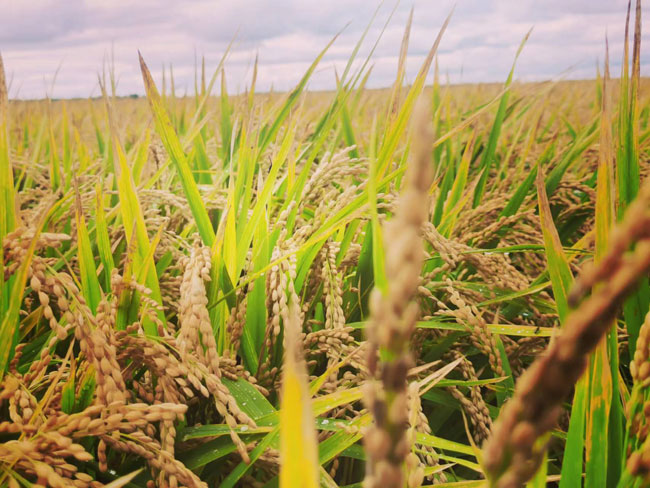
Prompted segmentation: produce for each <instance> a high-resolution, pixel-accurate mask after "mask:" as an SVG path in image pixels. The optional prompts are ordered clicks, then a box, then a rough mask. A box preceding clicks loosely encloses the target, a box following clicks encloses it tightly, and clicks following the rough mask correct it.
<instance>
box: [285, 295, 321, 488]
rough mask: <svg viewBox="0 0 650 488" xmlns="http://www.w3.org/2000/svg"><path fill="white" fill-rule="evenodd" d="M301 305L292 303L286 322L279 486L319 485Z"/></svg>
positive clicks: (296, 487)
mask: <svg viewBox="0 0 650 488" xmlns="http://www.w3.org/2000/svg"><path fill="white" fill-rule="evenodd" d="M299 313H300V312H299V309H298V304H296V303H293V302H292V303H290V305H289V314H288V315H289V317H286V318H287V319H288V320H287V323H285V328H284V331H285V352H284V371H283V378H282V391H281V400H280V404H281V408H280V488H316V487H317V486H318V479H319V476H318V474H319V467H320V464H319V462H318V441H317V439H316V429H315V427H314V414H313V412H312V406H311V400H310V398H309V387H308V385H307V369H306V367H305V363H304V359H303V358H302V351H301V342H300V315H299Z"/></svg>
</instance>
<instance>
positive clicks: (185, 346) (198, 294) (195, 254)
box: [178, 245, 221, 376]
mask: <svg viewBox="0 0 650 488" xmlns="http://www.w3.org/2000/svg"><path fill="white" fill-rule="evenodd" d="M210 266H211V260H210V248H209V247H204V246H199V245H195V246H194V247H193V248H192V250H191V252H190V257H189V259H187V260H186V262H185V273H184V274H183V280H182V282H181V293H180V300H179V325H180V333H179V337H178V343H179V345H180V347H181V349H182V350H183V351H188V350H193V351H195V352H196V354H197V355H198V356H199V358H200V359H201V360H202V362H203V364H205V365H206V366H207V367H208V368H209V369H210V372H212V373H213V374H215V375H217V376H219V375H220V374H221V373H220V370H219V354H218V352H217V342H216V340H215V338H214V332H213V330H212V324H211V322H210V314H209V313H208V308H207V305H208V297H207V294H206V289H205V282H206V281H210Z"/></svg>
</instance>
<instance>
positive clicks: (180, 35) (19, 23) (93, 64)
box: [0, 0, 650, 98]
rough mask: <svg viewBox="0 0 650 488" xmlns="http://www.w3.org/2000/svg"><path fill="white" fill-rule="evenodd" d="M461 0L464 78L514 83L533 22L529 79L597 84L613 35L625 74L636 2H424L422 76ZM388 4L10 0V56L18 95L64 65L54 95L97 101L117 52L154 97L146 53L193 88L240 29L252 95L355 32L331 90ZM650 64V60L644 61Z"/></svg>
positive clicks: (456, 31) (389, 42)
mask: <svg viewBox="0 0 650 488" xmlns="http://www.w3.org/2000/svg"><path fill="white" fill-rule="evenodd" d="M455 3H456V8H455V12H454V14H453V17H452V20H451V23H450V25H449V28H448V30H447V32H446V33H445V36H444V38H443V41H442V42H441V44H440V49H439V64H440V69H441V72H442V73H448V74H449V77H450V80H451V81H452V82H454V81H463V82H478V81H501V80H503V79H504V78H505V77H506V75H507V73H508V70H509V69H510V66H511V64H512V60H513V57H514V53H515V52H516V49H517V46H518V45H519V43H520V42H521V39H522V38H523V36H524V35H525V33H526V32H527V31H528V30H529V29H530V27H533V26H534V30H533V33H532V35H531V38H530V40H529V42H528V45H527V46H526V48H525V50H524V52H523V53H522V56H521V58H520V61H519V63H518V66H517V71H516V76H517V77H518V78H520V79H525V80H536V79H546V78H549V77H554V76H557V75H559V74H561V73H563V72H564V71H565V70H567V69H569V68H571V71H570V72H569V76H570V77H575V78H578V77H592V76H593V75H594V74H595V63H596V60H597V59H598V58H599V59H601V60H602V58H603V55H604V35H605V32H606V31H607V32H609V37H610V49H611V57H612V71H613V73H616V72H617V71H618V69H620V68H618V64H617V61H618V60H619V59H620V57H621V53H622V36H623V26H624V21H625V9H626V5H627V1H626V0H570V1H567V0H545V1H544V2H538V1H534V0H458V1H457V2H455V1H453V0H435V1H434V0H415V2H414V5H413V7H414V9H415V14H414V19H413V28H412V32H411V42H410V50H409V62H408V77H409V78H410V79H412V78H413V77H414V76H415V73H416V72H417V69H418V68H419V63H420V62H421V61H422V60H423V59H424V56H425V55H426V53H427V51H428V50H429V48H430V47H431V44H432V43H433V41H434V39H435V37H436V35H437V33H438V29H439V28H440V26H441V24H442V22H443V21H444V18H445V17H446V16H447V14H448V13H449V12H450V11H451V9H452V8H453V6H454V4H455ZM376 8H377V4H376V3H375V2H374V1H369V0H329V1H325V0H319V1H314V0H309V1H301V0H275V1H271V0H239V1H237V2H226V1H223V0H191V1H184V2H178V1H174V0H157V1H156V0H140V1H138V2H132V1H126V0H112V1H110V2H105V1H100V0H66V1H64V2H61V1H56V0H31V1H30V2H24V1H22V0H5V1H4V2H3V14H2V15H1V16H0V52H2V55H3V58H4V62H5V68H6V70H7V72H8V76H9V77H10V79H12V86H11V94H12V95H13V96H16V95H18V96H20V97H24V98H33V97H42V96H43V95H44V94H45V91H46V89H47V87H49V83H50V82H51V79H52V77H53V75H54V73H55V72H56V70H57V68H59V66H60V69H59V71H58V75H57V79H56V84H55V86H54V89H53V92H52V93H51V95H52V96H54V97H71V96H81V97H85V96H88V95H91V94H97V82H96V80H97V73H98V72H99V71H101V69H102V62H103V60H104V59H105V57H106V56H107V55H109V54H110V52H111V49H112V50H113V54H114V59H115V68H116V72H117V75H118V77H119V80H120V82H119V86H118V90H119V92H120V93H122V94H129V93H142V92H143V88H142V81H141V78H140V73H139V67H138V63H137V49H140V50H141V51H142V53H143V55H144V57H145V59H146V60H147V63H148V64H149V67H150V68H151V69H152V71H153V72H154V74H155V75H156V74H157V77H158V78H160V72H161V67H162V65H163V63H164V64H165V65H167V66H168V65H170V64H171V65H173V67H174V75H175V79H176V85H177V89H178V91H179V92H180V93H183V92H184V91H185V90H188V91H191V89H192V87H193V84H194V82H193V76H194V61H195V53H198V55H199V56H202V55H204V56H205V57H206V66H207V68H208V69H213V68H214V67H216V65H217V63H218V61H219V59H220V58H221V56H222V54H223V52H224V51H225V49H226V46H227V44H228V42H229V41H230V39H232V38H233V36H235V34H236V41H235V44H234V46H233V50H232V52H231V53H230V56H229V59H228V63H227V75H228V87H229V89H230V90H240V91H241V90H243V89H244V88H245V87H246V85H247V84H249V83H250V76H251V64H252V62H253V60H254V58H255V55H256V54H257V53H259V60H260V65H259V73H258V89H260V90H265V89H268V88H269V87H270V86H271V85H273V86H274V88H275V89H278V90H286V89H290V88H291V87H292V86H293V85H294V84H295V83H296V82H297V81H298V80H299V79H300V77H301V76H302V74H303V73H304V71H305V70H306V69H307V68H308V66H309V65H310V63H311V61H312V60H313V59H314V58H315V57H316V56H317V54H318V52H319V51H320V50H321V49H322V48H323V47H324V46H325V45H326V44H327V42H328V41H329V40H330V39H331V38H332V37H333V36H334V35H335V34H336V33H337V32H339V31H340V30H341V29H343V28H344V27H345V29H344V30H343V32H342V34H341V35H340V37H339V38H338V39H337V41H336V43H335V44H334V45H333V46H332V48H331V49H330V50H329V52H328V54H327V56H326V57H325V58H324V59H323V61H322V64H321V66H320V67H319V69H318V71H317V72H316V74H315V76H314V78H313V80H312V81H311V83H310V87H312V88H315V89H325V88H332V87H333V86H334V83H335V81H334V80H335V76H334V67H336V69H337V70H338V71H339V73H340V72H341V71H342V69H343V68H344V66H345V63H346V62H347V59H348V58H349V56H350V54H351V52H352V50H353V48H354V46H355V44H356V42H357V41H358V39H359V38H360V36H361V34H362V32H363V30H364V29H365V27H366V25H367V23H368V22H369V21H370V19H371V17H372V15H373V12H374V11H375V9H376ZM410 8H411V4H409V3H406V2H402V4H400V5H399V6H398V8H397V10H396V11H395V14H394V16H393V18H392V19H391V22H390V23H389V24H388V27H387V28H386V30H385V32H384V34H383V37H382V40H381V42H380V43H379V45H378V47H377V50H376V52H375V55H374V57H373V64H374V69H373V73H372V77H371V79H370V82H369V83H370V86H374V87H376V86H385V85H388V84H390V83H391V82H392V80H393V78H394V76H395V70H396V64H397V55H398V52H399V46H400V42H401V38H402V35H403V30H404V26H405V25H406V21H407V18H408V15H409V10H410ZM391 10H392V5H383V6H382V8H380V10H379V14H378V16H377V18H376V19H375V22H374V24H373V26H372V27H371V29H370V31H369V33H368V37H367V39H366V42H365V43H364V48H363V49H362V51H361V52H360V56H365V55H366V54H367V52H368V51H369V49H370V47H371V46H372V44H373V43H374V41H375V39H376V38H377V37H378V36H379V33H380V31H381V29H382V27H383V25H384V23H385V22H386V20H387V18H388V16H389V14H390V11H391ZM347 24H349V25H347ZM346 25H347V27H346ZM643 40H644V43H646V44H647V40H650V39H648V38H647V37H646V36H644V39H643ZM646 64H647V65H648V66H650V57H648V56H644V57H643V59H642V65H643V67H644V68H645V65H646ZM461 71H462V78H461ZM644 71H645V69H644Z"/></svg>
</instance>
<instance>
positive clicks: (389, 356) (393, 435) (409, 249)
mask: <svg viewBox="0 0 650 488" xmlns="http://www.w3.org/2000/svg"><path fill="white" fill-rule="evenodd" d="M414 120H415V124H414V126H413V147H412V149H411V151H412V153H411V160H410V162H409V165H408V167H407V171H406V178H405V181H404V190H403V193H402V195H401V196H400V199H399V203H398V206H397V210H396V212H395V215H394V216H393V218H392V220H390V221H389V222H388V223H387V224H386V226H385V233H384V236H385V237H384V242H385V248H386V261H385V266H386V278H387V281H388V283H389V291H388V293H387V294H386V295H384V294H382V292H381V291H380V290H378V289H376V288H375V289H374V290H373V292H372V295H371V298H370V314H371V316H370V323H369V325H368V342H369V343H370V347H369V348H368V354H367V363H368V370H369V373H370V376H371V379H370V380H369V381H368V383H367V384H366V387H365V388H366V404H367V405H368V409H369V410H370V412H371V413H372V415H373V418H374V423H373V424H372V426H371V427H370V428H369V429H368V431H367V433H366V435H365V436H364V445H365V448H366V452H367V456H368V460H367V463H366V477H365V479H364V487H365V488H379V487H384V488H393V487H395V488H397V487H399V488H402V487H403V486H404V484H405V483H406V482H407V478H408V476H409V473H408V470H407V466H406V460H407V456H408V455H409V453H410V452H411V445H412V439H409V436H408V435H407V429H408V423H409V422H408V420H409V419H408V395H407V378H406V375H407V372H408V369H409V368H410V367H411V365H412V364H413V359H412V357H411V354H410V352H409V339H410V336H411V333H412V332H413V330H414V328H415V322H416V320H417V316H418V313H419V310H418V305H417V303H416V302H415V300H414V298H415V296H416V293H417V288H418V285H419V276H420V271H421V269H422V263H423V260H424V245H423V242H422V237H421V235H420V232H421V231H420V229H421V227H422V224H423V223H424V222H425V221H426V220H427V218H428V208H429V204H428V191H429V187H430V185H431V180H432V178H433V165H432V162H431V147H432V135H431V129H430V127H429V125H430V122H429V114H428V111H427V110H426V108H424V105H419V106H418V112H417V115H416V116H415V119H414ZM380 354H381V355H382V357H383V358H385V359H383V360H379V357H378V356H379V355H380ZM411 472H412V471H411Z"/></svg>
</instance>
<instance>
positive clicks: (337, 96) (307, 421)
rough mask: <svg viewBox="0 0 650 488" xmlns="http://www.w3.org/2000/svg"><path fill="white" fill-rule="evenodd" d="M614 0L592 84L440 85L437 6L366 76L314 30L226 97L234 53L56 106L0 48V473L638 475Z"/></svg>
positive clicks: (60, 481)
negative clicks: (420, 45) (390, 77)
mask: <svg viewBox="0 0 650 488" xmlns="http://www.w3.org/2000/svg"><path fill="white" fill-rule="evenodd" d="M631 10H632V12H631V13H630V12H628V27H629V29H628V30H627V31H626V32H625V33H616V35H621V36H623V35H625V46H626V50H625V53H624V57H623V59H622V60H617V65H618V64H620V65H622V70H621V72H620V73H610V68H609V55H608V54H607V48H606V45H605V41H604V40H603V59H604V63H602V64H601V65H600V66H599V68H598V71H597V72H595V73H594V79H593V80H585V81H549V82H543V83H528V84H527V83H519V82H517V81H516V80H514V75H513V73H514V70H515V63H516V59H513V70H512V71H511V72H510V73H504V80H505V82H504V83H503V84H475V85H457V86H450V85H447V84H445V83H444V82H443V81H442V79H441V78H442V76H441V75H440V73H439V68H438V64H437V61H436V50H437V46H438V44H439V41H440V39H441V38H442V36H444V31H445V27H446V25H447V22H449V19H447V22H445V24H444V25H443V26H441V28H440V32H439V34H438V37H437V38H436V40H435V42H434V43H433V45H432V47H431V50H430V52H429V54H428V56H427V57H426V59H425V61H424V63H423V65H422V66H421V69H420V71H419V73H418V75H417V77H416V78H415V79H413V80H406V75H405V63H406V52H407V48H408V40H409V30H410V22H409V25H408V26H407V27H406V29H405V34H404V41H403V43H402V46H401V51H400V53H401V54H400V58H399V63H398V65H397V66H396V77H395V82H394V85H393V86H392V87H389V88H386V89H382V90H370V89H368V88H366V83H367V81H368V77H369V74H370V71H371V68H372V57H368V58H363V57H360V56H359V50H358V47H359V46H360V45H361V43H362V42H374V40H372V39H370V40H369V39H364V38H362V39H360V40H359V45H358V46H357V49H355V50H354V52H352V53H351V54H350V59H349V62H348V65H347V67H346V69H345V70H344V71H343V72H341V73H339V75H338V76H339V78H338V82H337V86H338V88H337V90H335V91H333V92H310V91H309V90H308V87H309V80H310V77H311V75H312V74H313V72H314V71H315V70H316V69H317V67H318V65H319V62H320V61H321V58H322V57H323V56H324V55H325V53H326V52H327V49H328V48H329V47H330V46H329V45H328V46H325V47H324V50H323V52H322V53H321V54H320V55H319V57H318V58H317V59H315V60H314V63H313V64H312V65H311V67H310V68H309V70H308V71H307V72H306V73H305V74H304V77H303V78H302V79H301V81H300V83H299V84H298V85H297V86H296V87H295V89H294V90H293V91H291V92H290V93H256V91H255V83H256V73H257V69H255V70H254V72H253V76H252V78H251V80H250V83H249V86H248V89H247V91H246V93H244V94H240V95H230V96H229V94H228V87H227V86H226V82H225V79H226V78H225V68H224V61H225V59H226V57H227V53H224V58H223V60H222V62H221V63H220V64H219V65H218V66H216V67H212V68H211V69H209V68H208V67H206V66H205V65H203V66H199V67H197V70H196V76H195V86H194V93H193V94H192V95H186V96H180V95H178V94H177V93H176V89H175V86H174V79H173V75H172V74H171V73H168V74H166V76H165V79H164V80H162V83H161V82H160V81H158V82H156V81H154V79H153V78H152V76H151V74H150V71H149V69H148V67H147V65H146V58H144V57H143V56H140V66H141V71H142V81H143V86H144V87H145V89H146V94H147V95H146V98H139V99H134V98H120V97H117V96H116V95H115V93H116V81H115V74H114V71H113V70H111V68H110V66H108V67H107V69H106V70H105V72H104V73H103V75H102V76H100V80H99V83H100V85H101V91H102V96H101V97H99V98H97V99H88V100H64V101H62V100H58V101H56V100H41V101H20V100H9V99H8V90H7V81H6V80H5V75H4V69H3V67H2V63H1V58H0V201H1V202H0V242H1V243H2V246H0V486H1V487H9V488H15V487H35V488H40V487H46V486H50V487H55V488H56V487H71V486H74V487H79V488H83V487H92V488H95V487H101V486H106V487H110V488H117V487H122V486H124V487H133V488H145V487H147V488H149V487H154V486H156V487H170V488H176V487H179V486H183V487H191V488H198V487H206V488H207V487H208V486H209V487H213V486H219V487H224V488H228V487H236V486H245V487H259V488H262V487H264V488H267V487H268V488H272V487H279V488H290V487H291V488H293V487H298V488H315V487H326V488H335V487H341V488H343V487H347V488H353V487H363V488H393V487H400V488H404V487H407V488H415V487H420V486H432V485H435V486H439V487H456V488H469V487H493V488H515V487H522V486H526V487H530V488H539V487H545V486H557V487H560V488H574V487H579V486H585V487H614V488H615V487H620V488H628V487H642V486H649V484H650V437H648V433H649V429H650V386H649V385H650V315H647V314H648V311H649V308H650V284H649V280H648V272H649V270H650V233H649V231H648V229H650V184H649V183H647V182H645V177H646V175H647V174H648V172H650V120H649V119H650V90H649V86H648V84H647V81H646V80H644V79H642V78H641V77H640V38H641V23H640V18H641V10H640V2H639V1H637V3H636V8H634V6H633V8H632V9H631ZM451 21H452V22H453V20H451ZM364 37H365V34H364ZM333 41H334V40H333ZM525 43H526V39H524V40H523V41H522V45H521V47H520V50H519V52H518V53H517V56H525V55H526V51H525ZM143 55H146V53H143ZM618 61H620V63H618ZM215 92H218V93H219V94H218V95H214V93H215Z"/></svg>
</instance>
